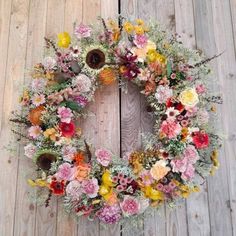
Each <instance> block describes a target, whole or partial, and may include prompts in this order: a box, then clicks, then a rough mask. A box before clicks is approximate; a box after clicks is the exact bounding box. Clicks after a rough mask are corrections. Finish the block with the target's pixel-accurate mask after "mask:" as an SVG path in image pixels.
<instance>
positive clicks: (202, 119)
mask: <svg viewBox="0 0 236 236" xmlns="http://www.w3.org/2000/svg"><path fill="white" fill-rule="evenodd" d="M197 120H198V122H199V123H200V124H207V123H208V120H209V113H208V112H207V111H206V110H205V109H201V110H199V111H198V113H197Z"/></svg>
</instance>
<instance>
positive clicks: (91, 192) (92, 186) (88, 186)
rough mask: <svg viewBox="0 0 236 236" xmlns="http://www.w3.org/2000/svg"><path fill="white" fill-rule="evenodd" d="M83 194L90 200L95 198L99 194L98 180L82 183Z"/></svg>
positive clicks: (88, 180)
mask: <svg viewBox="0 0 236 236" xmlns="http://www.w3.org/2000/svg"><path fill="white" fill-rule="evenodd" d="M82 187H83V192H84V193H85V194H86V195H87V196H88V197H89V198H95V197H96V196H97V194H98V190H99V186H98V180H97V179H95V178H92V179H85V180H84V181H83V182H82Z"/></svg>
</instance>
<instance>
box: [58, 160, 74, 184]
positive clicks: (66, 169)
mask: <svg viewBox="0 0 236 236" xmlns="http://www.w3.org/2000/svg"><path fill="white" fill-rule="evenodd" d="M74 174H75V168H72V167H71V165H70V164H69V163H63V164H61V165H60V166H59V167H58V171H57V173H56V174H55V176H56V178H57V179H59V180H67V181H70V180H72V179H73V177H74Z"/></svg>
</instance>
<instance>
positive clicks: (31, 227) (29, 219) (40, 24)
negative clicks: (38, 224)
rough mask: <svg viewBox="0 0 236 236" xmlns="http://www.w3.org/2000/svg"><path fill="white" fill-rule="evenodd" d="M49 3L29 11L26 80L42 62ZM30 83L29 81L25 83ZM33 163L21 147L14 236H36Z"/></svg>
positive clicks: (35, 5)
mask: <svg viewBox="0 0 236 236" xmlns="http://www.w3.org/2000/svg"><path fill="white" fill-rule="evenodd" d="M46 12H47V1H46V0H44V1H40V0H36V1H33V2H31V4H30V9H29V13H28V14H29V24H28V25H29V26H28V40H27V54H26V71H25V77H26V80H27V79H29V78H30V75H29V74H28V71H30V70H31V69H32V66H33V65H34V64H35V63H37V62H39V61H41V60H42V56H43V46H44V39H43V37H42V35H44V34H45V25H46ZM25 82H26V83H28V81H25ZM33 166H34V165H33V163H32V161H31V160H29V159H28V158H26V157H25V156H24V151H23V148H22V147H21V155H20V158H19V170H18V179H17V191H16V196H17V200H16V212H15V227H14V235H29V236H31V235H34V231H35V212H36V211H35V205H34V204H33V203H31V202H30V200H29V196H28V192H29V191H33V190H32V188H31V187H30V186H29V185H28V184H27V181H26V170H33V168H34V167H33Z"/></svg>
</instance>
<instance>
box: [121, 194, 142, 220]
mask: <svg viewBox="0 0 236 236" xmlns="http://www.w3.org/2000/svg"><path fill="white" fill-rule="evenodd" d="M120 207H121V210H122V212H123V215H124V216H131V215H135V214H138V213H139V211H140V203H139V201H138V200H137V199H136V198H135V197H131V196H128V195H126V196H125V197H124V200H123V201H122V202H121V203H120Z"/></svg>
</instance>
